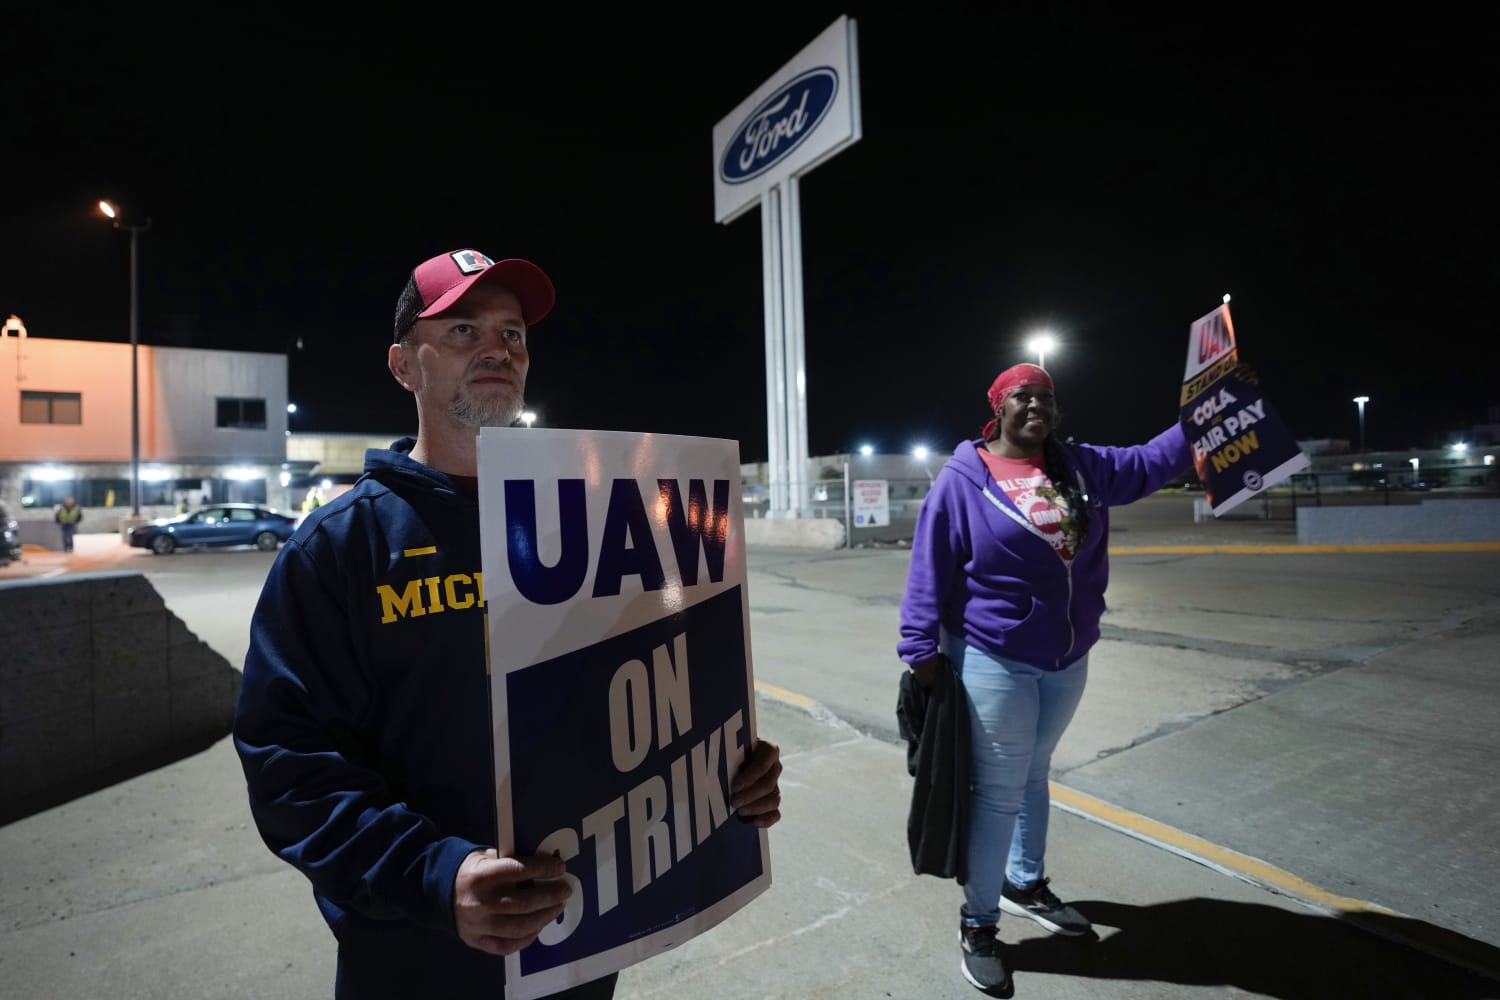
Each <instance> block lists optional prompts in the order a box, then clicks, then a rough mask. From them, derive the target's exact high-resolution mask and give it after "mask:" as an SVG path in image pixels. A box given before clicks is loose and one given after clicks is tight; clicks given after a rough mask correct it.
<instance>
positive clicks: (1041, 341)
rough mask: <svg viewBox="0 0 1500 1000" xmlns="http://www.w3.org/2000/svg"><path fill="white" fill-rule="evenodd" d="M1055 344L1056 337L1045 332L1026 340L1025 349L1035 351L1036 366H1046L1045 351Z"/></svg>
mask: <svg viewBox="0 0 1500 1000" xmlns="http://www.w3.org/2000/svg"><path fill="white" fill-rule="evenodd" d="M1056 346H1057V338H1056V337H1054V336H1052V334H1050V333H1046V332H1043V333H1039V334H1037V335H1036V336H1034V337H1032V338H1031V339H1030V340H1028V341H1026V349H1027V350H1028V351H1035V352H1036V366H1037V367H1038V368H1046V367H1047V352H1048V351H1050V350H1052V349H1053V348H1055V347H1056Z"/></svg>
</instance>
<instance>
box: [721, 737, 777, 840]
mask: <svg viewBox="0 0 1500 1000" xmlns="http://www.w3.org/2000/svg"><path fill="white" fill-rule="evenodd" d="M780 777H781V748H780V747H778V746H777V745H776V744H774V743H769V742H767V741H766V740H760V741H758V742H757V743H756V744H755V749H754V750H752V751H751V752H750V756H749V757H746V758H745V763H743V764H742V765H740V770H739V773H738V774H736V775H735V776H734V783H733V784H731V785H730V786H729V807H730V808H731V809H733V810H734V812H735V814H736V815H738V816H739V817H740V818H741V819H742V820H744V821H745V822H746V823H749V824H750V825H752V826H758V827H760V828H761V829H762V830H764V829H765V828H766V827H768V826H771V825H772V824H774V823H776V822H777V821H778V820H780V819H781V786H780V784H778V782H777V779H779V778H780Z"/></svg>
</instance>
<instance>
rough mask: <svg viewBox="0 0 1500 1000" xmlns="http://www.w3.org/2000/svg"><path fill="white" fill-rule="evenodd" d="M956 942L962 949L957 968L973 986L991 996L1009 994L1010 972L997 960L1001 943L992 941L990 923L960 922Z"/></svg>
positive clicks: (992, 932) (992, 928)
mask: <svg viewBox="0 0 1500 1000" xmlns="http://www.w3.org/2000/svg"><path fill="white" fill-rule="evenodd" d="M958 945H959V948H960V949H962V951H963V961H962V962H960V963H959V966H958V969H959V971H960V972H962V973H963V974H964V978H965V979H967V980H968V981H969V983H970V984H971V985H973V987H974V988H975V989H976V990H981V991H983V992H984V993H985V995H987V996H992V997H1008V996H1010V995H1011V988H1010V973H1008V972H1006V971H1005V966H1004V965H1002V964H1001V963H1000V946H999V944H998V943H997V942H996V941H995V928H994V926H993V925H991V926H989V927H969V926H968V925H966V924H959V927H958Z"/></svg>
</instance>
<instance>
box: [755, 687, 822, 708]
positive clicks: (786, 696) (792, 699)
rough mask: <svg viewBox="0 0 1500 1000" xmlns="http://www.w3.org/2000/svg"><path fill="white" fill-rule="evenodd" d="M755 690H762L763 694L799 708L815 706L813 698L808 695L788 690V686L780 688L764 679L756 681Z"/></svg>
mask: <svg viewBox="0 0 1500 1000" xmlns="http://www.w3.org/2000/svg"><path fill="white" fill-rule="evenodd" d="M755 690H756V691H758V692H760V693H761V694H764V695H769V696H770V697H772V698H775V699H776V700H777V701H784V702H786V703H787V704H789V705H796V706H797V707H798V708H802V709H811V708H812V707H813V700H812V699H811V698H809V697H807V695H804V694H797V693H796V692H795V691H788V690H787V689H786V688H779V687H777V686H776V685H775V684H767V683H765V682H764V681H756V682H755Z"/></svg>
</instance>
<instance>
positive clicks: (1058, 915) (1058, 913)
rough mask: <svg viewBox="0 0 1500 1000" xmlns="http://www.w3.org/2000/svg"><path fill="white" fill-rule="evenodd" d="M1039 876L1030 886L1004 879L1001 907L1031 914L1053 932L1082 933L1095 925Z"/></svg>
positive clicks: (1022, 914)
mask: <svg viewBox="0 0 1500 1000" xmlns="http://www.w3.org/2000/svg"><path fill="white" fill-rule="evenodd" d="M1048 881H1049V880H1048V879H1042V880H1041V881H1040V882H1038V883H1037V884H1036V885H1034V886H1032V887H1031V888H1030V889H1019V888H1017V887H1016V886H1013V885H1011V884H1010V883H1009V882H1007V883H1005V886H1004V888H1002V889H1001V890H1000V909H1002V910H1004V911H1005V912H1006V913H1012V914H1015V915H1016V916H1018V917H1030V918H1031V919H1032V920H1035V921H1036V922H1037V923H1039V924H1041V925H1042V926H1043V927H1045V928H1047V929H1048V930H1049V931H1051V932H1052V933H1053V934H1062V935H1064V936H1066V937H1081V936H1083V935H1084V934H1087V933H1088V932H1089V931H1091V930H1093V929H1094V925H1093V924H1091V923H1089V921H1088V918H1087V917H1085V916H1084V915H1083V914H1081V913H1079V912H1078V911H1077V910H1075V909H1073V908H1072V907H1071V906H1069V905H1068V904H1067V903H1064V902H1063V901H1062V900H1060V899H1058V898H1057V897H1056V896H1055V895H1053V893H1052V890H1051V889H1049V888H1047V882H1048Z"/></svg>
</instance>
